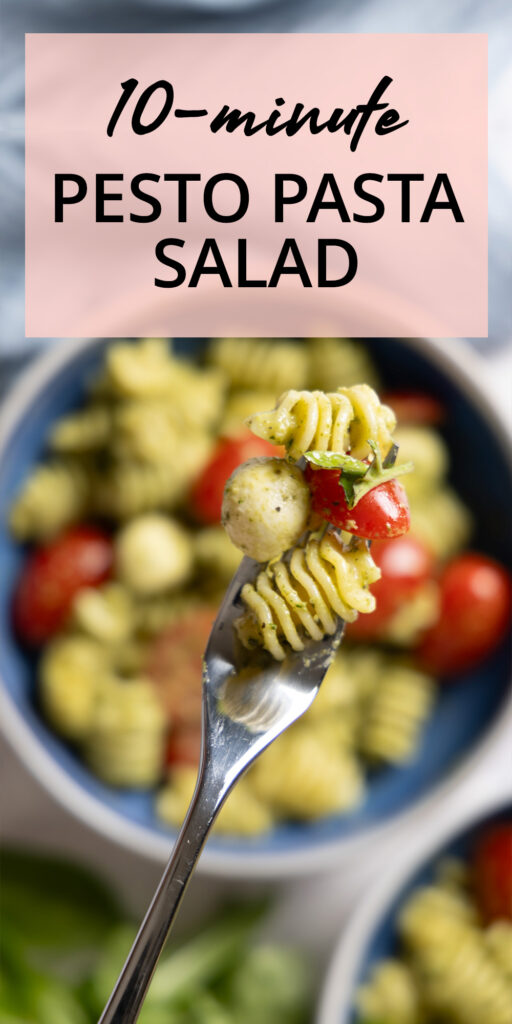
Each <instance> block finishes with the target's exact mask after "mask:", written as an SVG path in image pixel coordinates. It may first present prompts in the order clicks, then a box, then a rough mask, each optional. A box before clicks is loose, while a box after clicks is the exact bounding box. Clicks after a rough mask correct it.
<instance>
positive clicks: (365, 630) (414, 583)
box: [347, 533, 434, 639]
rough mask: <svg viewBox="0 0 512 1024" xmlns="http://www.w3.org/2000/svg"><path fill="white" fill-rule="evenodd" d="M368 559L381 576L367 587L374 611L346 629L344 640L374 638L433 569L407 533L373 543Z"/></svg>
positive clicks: (430, 559) (421, 546) (431, 561)
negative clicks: (372, 599)
mask: <svg viewBox="0 0 512 1024" xmlns="http://www.w3.org/2000/svg"><path fill="white" fill-rule="evenodd" d="M372 558H373V560H374V562H375V563H376V565H378V567H379V569H380V571H381V573H382V576H381V578H380V580H377V582H376V583H372V586H371V591H372V594H374V595H375V598H376V600H377V607H376V609H375V611H374V612H372V613H371V614H370V615H359V616H358V618H357V619H356V621H355V622H351V623H350V624H349V625H348V626H347V636H354V637H358V638H359V639H363V637H364V638H366V637H368V638H370V637H374V636H377V635H378V634H379V632H380V630H381V629H382V628H383V627H384V626H385V625H386V623H387V622H388V621H389V619H390V618H391V617H392V616H393V615H394V613H395V612H396V611H397V609H398V608H399V607H400V605H401V604H403V603H404V602H405V601H408V600H409V599H410V598H411V597H412V596H413V595H414V594H415V593H416V591H417V590H418V588H419V587H421V586H422V585H423V584H424V583H425V581H426V580H428V579H429V578H430V577H431V576H432V572H433V569H434V558H433V556H432V554H431V552H430V550H429V548H427V547H426V546H425V545H424V544H423V543H422V542H421V541H420V540H419V539H418V538H417V537H414V536H413V535H412V534H410V533H409V534H407V535H404V536H403V537H393V538H392V540H376V541H374V542H373V544H372Z"/></svg>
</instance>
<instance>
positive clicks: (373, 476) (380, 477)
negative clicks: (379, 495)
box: [349, 462, 414, 508]
mask: <svg viewBox="0 0 512 1024" xmlns="http://www.w3.org/2000/svg"><path fill="white" fill-rule="evenodd" d="M413 469H414V465H413V463H412V462H404V463H402V465H401V466H392V467H391V468H390V469H383V468H382V464H381V466H380V468H377V467H376V466H375V462H372V464H371V466H370V469H369V471H368V473H367V474H366V476H365V477H364V479H363V480H358V481H357V482H356V483H355V484H354V497H353V499H352V500H353V503H352V505H351V506H349V507H350V508H355V506H356V505H357V503H358V501H361V498H363V497H364V495H365V494H368V492H369V491H373V489H374V488H375V487H379V486H380V484H384V483H386V482H387V481H388V480H395V479H396V477H399V476H403V475H404V473H412V471H413Z"/></svg>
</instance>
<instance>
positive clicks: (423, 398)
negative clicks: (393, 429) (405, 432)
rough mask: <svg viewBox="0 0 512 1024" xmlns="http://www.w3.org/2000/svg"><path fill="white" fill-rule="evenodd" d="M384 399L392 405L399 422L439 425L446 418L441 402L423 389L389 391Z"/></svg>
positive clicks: (387, 403)
mask: <svg viewBox="0 0 512 1024" xmlns="http://www.w3.org/2000/svg"><path fill="white" fill-rule="evenodd" d="M382 401H383V402H384V403H385V404H386V405H390V406H391V408H392V410H393V412H394V413H395V416H396V418H397V420H398V422H399V423H424V424H427V425H428V426H437V425H438V424H439V423H442V422H443V420H444V419H445V409H444V406H443V405H442V404H441V402H439V401H438V399H437V398H434V397H433V396H432V395H426V394H425V393H424V392H423V391H388V392H387V394H385V395H384V396H383V399H382Z"/></svg>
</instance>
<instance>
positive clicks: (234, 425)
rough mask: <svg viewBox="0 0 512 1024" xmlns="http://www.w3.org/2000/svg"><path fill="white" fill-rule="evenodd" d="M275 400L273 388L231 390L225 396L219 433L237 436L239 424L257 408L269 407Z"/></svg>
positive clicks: (225, 435)
mask: <svg viewBox="0 0 512 1024" xmlns="http://www.w3.org/2000/svg"><path fill="white" fill-rule="evenodd" d="M275 400H276V393H275V391H274V389H272V390H271V391H263V390H258V391H249V390H247V391H232V392H231V394H230V395H229V396H228V398H227V401H226V405H225V407H224V412H223V414H222V419H221V421H220V423H219V433H220V434H222V436H223V437H227V436H229V435H230V434H232V435H233V437H239V436H240V424H241V423H243V422H244V420H246V419H247V418H248V417H249V416H252V414H253V413H255V412H258V410H259V409H269V408H270V407H271V406H272V405H273V404H274V402H275Z"/></svg>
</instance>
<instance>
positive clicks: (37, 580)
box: [12, 524, 113, 646]
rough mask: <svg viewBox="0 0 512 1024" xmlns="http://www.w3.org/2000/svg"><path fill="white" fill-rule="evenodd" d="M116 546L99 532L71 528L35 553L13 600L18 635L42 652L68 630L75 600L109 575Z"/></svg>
mask: <svg viewBox="0 0 512 1024" xmlns="http://www.w3.org/2000/svg"><path fill="white" fill-rule="evenodd" d="M112 563H113V547H112V540H111V538H110V537H109V536H108V534H106V533H105V532H104V531H103V530H100V529H98V527H96V526H87V525H85V524H84V525H81V526H73V527H71V528H70V529H69V530H67V531H66V532H65V533H62V534H61V535H60V536H59V537H57V538H56V540H54V541H52V542H51V543H50V544H46V545H45V546H44V547H39V548H36V549H35V551H34V552H33V553H32V554H31V555H29V557H28V560H27V561H26V562H25V565H24V566H23V569H22V572H21V576H20V578H19V580H18V583H17V586H16V589H15V591H14V597H13V608H12V610H13V619H14V626H15V629H16V631H17V633H18V635H19V636H20V638H21V640H23V642H24V643H26V644H29V645H30V646H38V645H39V644H42V643H44V641H45V640H48V639H49V638H50V637H51V636H53V635H54V633H56V632H57V631H58V630H59V629H61V628H62V626H63V625H64V623H65V621H66V619H67V617H68V615H69V612H70V609H71V605H72V603H73V598H74V597H75V594H77V592H78V591H79V590H81V589H82V588H83V587H94V586H97V585H98V584H99V583H102V582H103V580H105V579H107V578H108V576H109V575H110V572H111V569H112Z"/></svg>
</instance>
